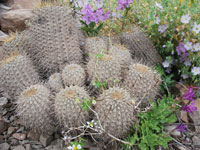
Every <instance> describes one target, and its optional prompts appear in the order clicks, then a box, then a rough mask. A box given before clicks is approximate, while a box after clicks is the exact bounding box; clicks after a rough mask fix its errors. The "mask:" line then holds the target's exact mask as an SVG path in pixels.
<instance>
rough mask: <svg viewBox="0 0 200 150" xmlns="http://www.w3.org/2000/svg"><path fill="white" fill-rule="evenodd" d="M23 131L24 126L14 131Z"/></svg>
mask: <svg viewBox="0 0 200 150" xmlns="http://www.w3.org/2000/svg"><path fill="white" fill-rule="evenodd" d="M22 131H24V127H20V128H19V129H18V130H17V131H16V132H17V133H19V132H22Z"/></svg>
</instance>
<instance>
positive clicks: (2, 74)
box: [0, 53, 39, 99]
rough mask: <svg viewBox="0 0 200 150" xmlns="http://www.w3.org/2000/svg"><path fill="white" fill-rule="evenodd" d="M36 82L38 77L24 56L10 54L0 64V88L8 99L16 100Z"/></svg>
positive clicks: (29, 61)
mask: <svg viewBox="0 0 200 150" xmlns="http://www.w3.org/2000/svg"><path fill="white" fill-rule="evenodd" d="M38 82H39V75H38V73H37V72H36V70H35V68H34V66H33V64H32V62H31V60H30V59H29V58H28V57H27V56H26V55H21V54H19V53H10V55H8V56H5V57H4V59H3V60H2V61H1V62H0V86H1V88H2V89H3V91H4V92H5V93H6V94H7V95H8V97H9V98H13V99H17V96H18V95H19V94H20V93H21V92H22V91H23V90H24V89H25V88H26V87H28V86H30V85H32V84H36V83H38Z"/></svg>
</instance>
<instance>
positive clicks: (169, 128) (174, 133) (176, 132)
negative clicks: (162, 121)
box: [165, 125, 181, 136]
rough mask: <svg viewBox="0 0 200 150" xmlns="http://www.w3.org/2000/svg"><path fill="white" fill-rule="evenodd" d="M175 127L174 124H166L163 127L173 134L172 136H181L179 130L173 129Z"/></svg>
mask: <svg viewBox="0 0 200 150" xmlns="http://www.w3.org/2000/svg"><path fill="white" fill-rule="evenodd" d="M175 128H176V126H174V125H173V126H166V127H165V130H166V131H167V132H170V134H171V135H174V136H181V132H180V131H177V130H174V129H175Z"/></svg>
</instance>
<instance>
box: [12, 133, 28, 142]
mask: <svg viewBox="0 0 200 150" xmlns="http://www.w3.org/2000/svg"><path fill="white" fill-rule="evenodd" d="M13 137H14V138H16V139H18V140H24V139H25V138H26V134H23V133H14V134H13Z"/></svg>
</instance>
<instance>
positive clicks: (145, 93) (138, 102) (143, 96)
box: [135, 86, 152, 109]
mask: <svg viewBox="0 0 200 150" xmlns="http://www.w3.org/2000/svg"><path fill="white" fill-rule="evenodd" d="M151 87H152V86H149V88H148V90H147V91H149V90H150V89H151ZM147 93H148V92H146V93H144V95H143V97H142V99H141V100H140V101H139V102H138V104H137V105H136V106H135V109H137V108H138V107H139V105H140V104H141V103H142V100H143V99H144V98H145V96H146V95H147Z"/></svg>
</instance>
